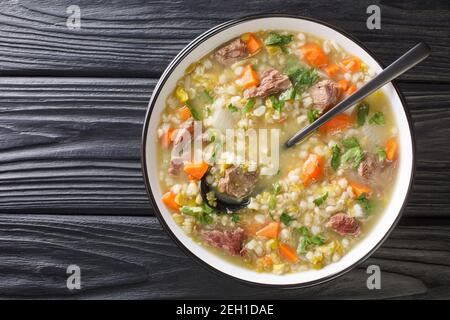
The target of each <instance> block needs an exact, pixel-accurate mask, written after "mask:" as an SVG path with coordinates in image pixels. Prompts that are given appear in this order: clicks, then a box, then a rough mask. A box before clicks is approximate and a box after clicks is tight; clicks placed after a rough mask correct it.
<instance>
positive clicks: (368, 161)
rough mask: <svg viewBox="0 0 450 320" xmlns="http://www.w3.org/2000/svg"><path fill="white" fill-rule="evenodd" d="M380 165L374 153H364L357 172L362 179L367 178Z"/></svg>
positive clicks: (381, 164)
mask: <svg viewBox="0 0 450 320" xmlns="http://www.w3.org/2000/svg"><path fill="white" fill-rule="evenodd" d="M382 166H383V163H382V162H380V161H378V159H376V157H375V156H374V155H372V154H369V153H366V154H365V156H364V160H363V161H362V162H361V163H360V164H359V167H358V174H359V175H360V176H361V177H362V178H364V179H369V178H370V177H371V176H372V174H373V173H374V172H375V171H376V170H377V169H378V168H381V167H382Z"/></svg>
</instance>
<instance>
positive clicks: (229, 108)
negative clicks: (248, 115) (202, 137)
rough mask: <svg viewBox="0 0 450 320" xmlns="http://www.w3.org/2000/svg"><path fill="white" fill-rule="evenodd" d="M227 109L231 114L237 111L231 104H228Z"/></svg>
mask: <svg viewBox="0 0 450 320" xmlns="http://www.w3.org/2000/svg"><path fill="white" fill-rule="evenodd" d="M227 109H228V110H230V111H231V112H232V113H234V112H237V111H238V108H237V107H236V106H235V105H234V104H232V103H230V104H229V105H228V106H227Z"/></svg>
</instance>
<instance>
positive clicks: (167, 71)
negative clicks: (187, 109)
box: [141, 13, 416, 289]
mask: <svg viewBox="0 0 450 320" xmlns="http://www.w3.org/2000/svg"><path fill="white" fill-rule="evenodd" d="M264 18H290V19H297V20H307V21H310V22H314V23H317V24H320V25H322V26H325V27H328V28H331V29H333V30H334V31H336V32H338V33H340V34H342V35H343V36H344V37H347V38H348V39H349V40H351V41H353V42H354V43H355V44H357V45H358V46H360V47H361V48H362V49H363V50H364V51H365V52H366V53H367V54H368V55H369V56H370V57H371V58H372V59H374V61H375V62H377V63H378V64H379V65H380V66H381V67H382V68H383V69H384V68H385V64H384V63H382V62H381V61H380V60H379V58H378V57H377V56H376V55H375V54H374V53H373V52H372V51H371V49H369V48H367V46H366V45H365V44H363V43H362V42H361V41H360V40H358V39H356V38H355V37H354V36H353V35H350V34H349V33H347V32H346V31H344V30H342V29H341V28H339V27H336V26H334V25H331V24H329V23H327V22H324V21H321V20H318V19H315V18H311V17H305V16H301V15H293V14H278V13H274V14H270V13H269V14H255V15H248V16H244V17H241V18H237V19H233V20H229V21H226V22H224V23H221V24H219V25H217V26H215V27H212V28H210V29H208V30H207V31H205V32H204V33H202V34H200V35H199V36H198V37H196V38H195V39H194V40H192V41H191V42H190V43H189V44H187V45H186V46H185V47H184V48H183V49H182V50H181V51H180V52H179V53H178V54H177V55H176V56H175V58H173V60H172V61H171V62H170V63H169V65H168V66H167V67H166V69H165V70H164V72H163V73H162V75H161V76H160V78H159V80H158V82H157V84H156V85H155V88H154V89H153V92H152V96H151V98H150V100H149V104H148V107H147V112H146V115H145V120H144V126H143V130H142V145H141V170H142V173H143V179H144V183H145V189H146V192H147V194H148V196H149V198H150V201H151V204H152V206H153V209H154V211H155V215H156V217H157V218H158V220H159V222H160V223H161V225H162V227H163V229H164V230H165V231H166V232H167V233H168V234H169V236H170V237H171V238H172V240H173V241H174V242H175V243H176V244H177V246H178V247H179V248H181V249H182V251H184V253H185V254H187V255H188V256H190V257H191V258H193V260H194V261H196V262H197V263H198V264H199V265H201V266H202V267H203V268H204V269H206V270H208V271H210V272H212V273H214V274H216V275H219V276H221V277H222V278H224V279H226V278H231V279H234V280H236V281H237V282H240V283H243V284H247V285H252V286H258V287H266V288H280V289H282V288H285V289H295V288H307V287H312V286H315V285H319V284H323V283H325V282H328V281H331V280H333V279H336V278H338V277H340V276H342V275H344V274H345V273H347V272H349V271H351V270H352V269H353V268H355V267H356V266H357V265H360V264H361V263H363V262H364V261H365V260H367V259H368V258H369V257H370V256H371V255H372V254H373V253H374V252H375V251H376V250H378V249H379V248H380V246H381V245H382V244H383V243H384V242H385V241H386V239H387V238H388V237H389V235H390V234H391V233H392V231H393V230H394V229H395V227H396V226H397V224H398V222H399V220H400V218H401V217H402V215H403V212H404V210H405V207H406V205H407V203H408V199H409V197H410V195H411V191H412V186H413V184H414V179H415V173H416V144H415V136H414V130H413V126H412V120H411V115H410V113H409V110H408V108H407V104H406V100H405V97H404V95H403V93H402V92H401V91H400V88H399V86H398V84H397V82H396V81H391V83H392V85H393V87H394V89H395V92H396V94H397V95H398V97H399V99H400V102H401V105H402V107H403V110H404V112H405V116H406V120H407V124H408V129H409V133H410V138H411V149H412V150H411V162H412V167H411V173H410V177H409V183H408V189H407V192H406V194H405V198H404V199H403V203H402V205H401V208H400V210H399V212H398V213H397V217H396V218H395V220H394V222H393V223H392V225H391V226H390V228H389V229H388V230H387V231H386V232H385V234H384V236H383V237H382V238H381V239H380V241H379V242H378V243H377V244H376V245H374V246H373V248H372V249H371V250H369V251H368V252H367V253H366V254H365V255H364V256H363V257H362V258H360V259H359V260H356V261H355V262H354V263H352V264H351V265H350V266H348V267H347V268H344V269H342V270H340V271H338V272H336V273H334V274H330V275H328V276H326V277H323V278H319V279H316V280H311V281H308V282H303V283H293V284H269V283H262V282H254V281H250V280H245V279H242V278H238V277H235V276H233V275H231V274H228V273H225V272H222V271H220V270H218V269H216V268H214V267H213V266H211V265H210V264H208V263H207V262H205V261H204V260H203V259H201V258H200V257H199V256H197V255H195V254H194V253H193V252H191V251H190V250H189V249H188V248H187V247H186V246H185V245H184V244H183V243H182V242H181V241H180V240H179V239H178V238H177V237H176V236H175V234H174V233H173V232H172V230H171V229H170V227H169V226H168V225H167V223H166V221H165V219H164V217H163V216H162V214H161V212H160V210H159V208H158V205H157V202H156V199H155V197H154V196H153V192H152V190H151V188H150V181H149V176H148V170H147V156H146V145H147V136H148V129H149V124H150V117H151V115H152V111H153V108H154V106H155V102H156V100H157V98H158V96H159V94H160V91H161V89H162V88H163V87H164V85H165V84H166V81H167V79H168V78H169V76H170V75H171V74H172V72H173V71H174V69H175V68H176V67H177V66H178V64H179V63H180V62H181V61H182V60H183V59H184V58H186V57H187V56H188V55H189V53H190V52H191V51H192V50H194V49H195V48H196V47H197V46H198V45H200V44H201V43H202V42H204V41H206V40H207V39H209V38H210V37H212V36H213V35H216V34H218V33H220V32H222V31H224V30H226V29H228V28H230V27H232V26H235V25H237V24H240V23H243V22H248V21H251V20H259V19H264Z"/></svg>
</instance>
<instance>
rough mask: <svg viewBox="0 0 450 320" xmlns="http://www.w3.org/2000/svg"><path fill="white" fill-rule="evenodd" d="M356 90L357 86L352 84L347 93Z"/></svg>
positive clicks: (349, 93)
mask: <svg viewBox="0 0 450 320" xmlns="http://www.w3.org/2000/svg"><path fill="white" fill-rule="evenodd" d="M355 91H356V86H355V85H354V84H352V85H351V86H350V87H348V89H347V91H345V93H347V94H348V95H351V94H352V93H353V92H355Z"/></svg>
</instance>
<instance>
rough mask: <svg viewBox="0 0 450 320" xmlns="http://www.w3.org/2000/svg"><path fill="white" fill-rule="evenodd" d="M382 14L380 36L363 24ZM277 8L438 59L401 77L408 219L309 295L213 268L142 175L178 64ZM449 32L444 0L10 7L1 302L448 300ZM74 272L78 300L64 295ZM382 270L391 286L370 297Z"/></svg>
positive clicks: (1, 73)
mask: <svg viewBox="0 0 450 320" xmlns="http://www.w3.org/2000/svg"><path fill="white" fill-rule="evenodd" d="M370 4H376V5H378V6H379V7H380V8H381V30H368V29H367V28H366V19H367V17H368V14H366V8H367V6H368V5H370ZM70 5H78V6H79V7H80V9H81V29H79V30H78V29H69V28H67V25H66V21H67V18H68V16H69V14H68V13H67V12H66V10H67V7H68V6H70ZM269 12H271V13H290V14H298V15H304V16H308V17H314V18H317V19H321V20H324V21H326V22H329V23H331V24H334V25H336V26H338V27H341V28H343V29H344V30H346V31H348V32H350V33H352V34H353V35H354V36H356V37H357V38H359V39H360V40H361V41H363V42H364V43H365V44H366V45H367V46H368V47H369V48H370V49H372V50H373V51H374V52H375V53H376V54H377V55H378V56H379V57H380V59H381V60H382V61H383V62H384V63H386V64H387V63H390V62H391V61H392V60H393V59H394V58H396V57H397V56H398V55H399V54H400V53H402V52H404V51H405V50H406V49H408V48H410V47H412V46H413V45H414V44H415V43H416V42H418V41H426V42H428V43H429V44H430V46H431V48H432V56H431V57H430V58H429V59H428V60H426V61H425V62H424V63H422V64H421V65H420V66H418V67H416V68H415V69H413V70H412V71H410V72H408V73H407V74H406V75H404V76H403V77H402V78H401V79H400V80H399V84H400V87H401V89H402V90H403V92H404V94H405V96H406V100H407V102H408V108H409V110H410V112H411V114H412V118H413V121H414V131H415V135H416V143H417V164H416V169H417V173H416V180H415V184H414V191H413V192H412V194H411V196H410V198H409V201H408V205H407V207H406V211H405V212H404V216H403V218H402V220H401V221H400V223H399V225H398V226H397V228H396V229H395V231H394V232H393V233H392V235H391V236H390V237H389V239H388V240H387V241H386V242H385V244H384V245H383V246H382V247H381V248H380V249H379V250H377V251H376V253H375V254H374V255H373V256H372V257H371V258H370V259H369V260H368V261H366V262H365V263H363V264H362V265H360V266H359V267H357V268H356V269H354V270H353V271H351V272H350V273H348V274H346V275H344V276H342V277H340V278H339V279H337V280H334V281H331V282H328V283H326V284H324V285H321V286H316V287H312V288H308V289H299V290H270V289H266V288H260V287H251V286H246V285H243V284H240V283H237V282H234V281H230V280H228V279H223V278H221V277H218V276H216V275H214V274H212V273H211V272H209V271H207V270H205V269H203V267H201V266H199V265H198V264H197V263H195V262H194V261H193V260H192V259H191V258H189V257H187V256H186V255H185V254H184V253H183V252H182V251H181V250H180V249H179V248H178V247H176V245H175V244H174V243H173V242H172V240H170V239H169V237H168V236H167V235H166V233H165V232H164V231H163V230H162V228H161V226H160V224H159V223H158V221H157V219H156V218H155V216H154V214H153V209H152V208H151V206H150V204H149V201H148V198H147V195H146V192H145V189H144V183H143V179H142V175H141V171H140V135H141V129H142V123H143V120H144V114H145V111H146V108H147V103H148V100H149V97H150V95H151V93H152V89H153V87H154V85H155V83H156V81H157V79H158V77H159V76H160V75H161V73H162V71H163V70H164V68H165V67H166V66H167V65H168V63H169V62H170V61H171V59H172V58H173V57H174V56H175V55H176V54H177V52H178V51H179V50H181V48H183V47H184V46H185V45H186V44H187V43H188V42H190V41H191V40H192V39H194V37H196V36H197V35H199V34H200V33H202V32H204V31H205V30H207V29H209V28H211V27H213V26H215V25H217V24H219V23H221V22H224V21H226V20H229V19H232V18H238V17H241V16H244V15H249V14H255V13H269ZM449 21H450V8H449V4H448V1H446V0H442V1H436V2H430V1H419V0H411V1H394V2H391V1H379V0H369V1H366V0H364V1H339V2H335V1H328V0H315V1H275V0H271V1H251V0H247V1H242V0H239V1H237V0H227V1H207V0H192V1H138V0H130V1H129V0H127V1H122V0H113V1H91V0H80V1H73V0H39V1H38V0H34V1H31V0H0V213H1V214H0V297H3V298H14V297H39V298H46V297H48V298H64V297H68V298H224V299H232V298H235V299H241V298H291V299H297V298H298V299H300V298H405V297H418V298H450V246H449V245H450V209H449V208H450V147H449V146H448V143H449V136H450V105H449V104H450V93H449V91H450V75H449V67H450V60H449V56H450V41H449V40H450V37H449V30H450V23H449ZM71 264H76V265H79V266H80V268H81V272H82V273H81V285H82V287H81V290H69V289H67V287H66V279H67V277H68V275H67V274H66V269H67V267H68V266H69V265H71ZM371 264H376V265H379V266H380V268H381V271H382V289H381V290H368V289H367V287H366V279H367V276H368V275H367V274H366V267H367V266H368V265H371Z"/></svg>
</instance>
